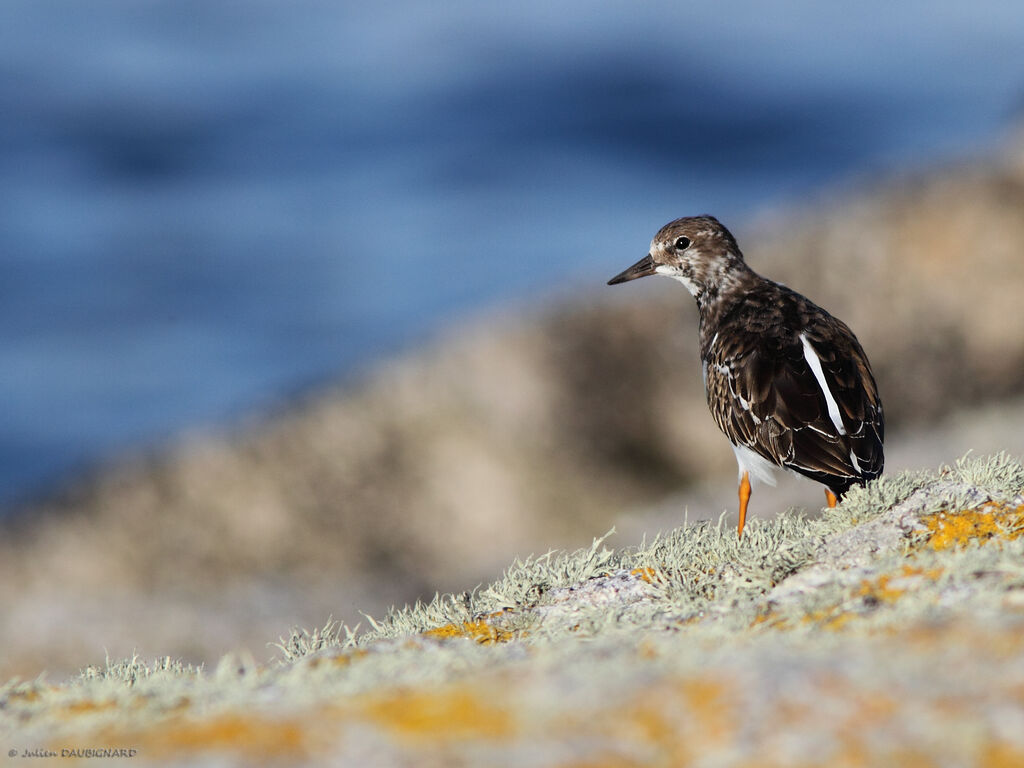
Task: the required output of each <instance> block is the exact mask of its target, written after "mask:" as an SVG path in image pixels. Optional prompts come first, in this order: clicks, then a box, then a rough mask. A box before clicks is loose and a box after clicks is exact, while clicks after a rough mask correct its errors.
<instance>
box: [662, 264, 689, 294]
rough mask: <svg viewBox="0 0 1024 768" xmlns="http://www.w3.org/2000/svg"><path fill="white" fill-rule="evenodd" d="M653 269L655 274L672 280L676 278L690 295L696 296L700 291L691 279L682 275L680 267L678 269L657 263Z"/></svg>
mask: <svg viewBox="0 0 1024 768" xmlns="http://www.w3.org/2000/svg"><path fill="white" fill-rule="evenodd" d="M654 271H655V272H656V273H657V274H659V275H662V276H663V277H671V278H672V279H673V280H678V281H679V282H680V283H682V284H683V285H685V286H686V290H688V291H689V292H690V295H692V296H696V295H697V294H699V293H700V290H699V289H698V288H697V285H696V284H695V283H694V282H693V281H692V280H690V279H689V278H687V277H686V276H685V275H683V272H682V270H681V269H679V267H670V266H668V265H667V264H659V265H658V266H656V267H655V268H654Z"/></svg>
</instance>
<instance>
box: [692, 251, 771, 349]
mask: <svg viewBox="0 0 1024 768" xmlns="http://www.w3.org/2000/svg"><path fill="white" fill-rule="evenodd" d="M710 277H711V279H710V280H708V281H707V282H706V283H705V284H704V285H703V286H702V287H701V288H702V290H701V291H700V292H699V293H698V294H696V295H695V296H694V298H695V299H696V300H697V308H698V310H699V311H700V335H701V340H702V341H704V340H705V338H707V339H710V338H711V336H712V335H713V334H714V333H716V332H717V330H718V326H719V324H720V323H721V322H722V319H723V318H725V316H726V315H728V314H729V313H730V312H731V311H732V310H733V309H734V308H735V307H736V306H737V305H738V304H740V303H741V302H742V301H743V297H744V295H746V292H747V290H748V289H749V288H750V286H751V285H752V284H753V283H754V282H755V281H756V280H757V274H756V273H755V272H754V270H752V269H751V268H750V267H748V266H747V265H746V263H745V262H744V261H742V260H741V259H735V260H732V259H730V260H729V261H728V262H725V263H723V264H722V265H721V269H720V270H718V271H717V272H715V273H713V274H712V275H710ZM702 346H703V345H702Z"/></svg>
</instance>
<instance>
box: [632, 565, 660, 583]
mask: <svg viewBox="0 0 1024 768" xmlns="http://www.w3.org/2000/svg"><path fill="white" fill-rule="evenodd" d="M629 575H630V576H636V577H638V578H640V579H642V580H643V581H646V582H647V583H648V584H655V583H657V582H658V581H660V579H659V578H658V572H657V571H656V570H654V569H653V568H634V569H633V570H632V571H630V572H629Z"/></svg>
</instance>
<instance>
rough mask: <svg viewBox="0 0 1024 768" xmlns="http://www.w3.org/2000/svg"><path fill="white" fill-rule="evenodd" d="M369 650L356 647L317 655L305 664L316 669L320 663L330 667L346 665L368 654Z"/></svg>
mask: <svg viewBox="0 0 1024 768" xmlns="http://www.w3.org/2000/svg"><path fill="white" fill-rule="evenodd" d="M368 654H369V651H367V650H364V649H362V648H356V649H354V650H351V651H344V652H342V653H338V654H336V655H333V656H317V657H314V658H312V659H310V660H309V661H308V662H307V664H308V665H309V668H310V669H316V668H317V667H319V666H321V665H322V664H330V665H331V666H332V667H347V666H348V665H349V664H351V663H352V662H353V661H356V660H357V659H361V658H363V657H364V656H366V655H368Z"/></svg>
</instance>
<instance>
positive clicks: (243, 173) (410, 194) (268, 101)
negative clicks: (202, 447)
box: [0, 0, 1024, 503]
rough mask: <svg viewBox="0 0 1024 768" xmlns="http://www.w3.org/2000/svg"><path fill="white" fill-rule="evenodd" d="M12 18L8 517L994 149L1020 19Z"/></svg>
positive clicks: (1018, 84) (432, 12) (82, 13)
mask: <svg viewBox="0 0 1024 768" xmlns="http://www.w3.org/2000/svg"><path fill="white" fill-rule="evenodd" d="M837 8H838V6H836V7H833V4H825V3H818V2H813V1H812V0H806V1H800V2H797V1H793V2H782V3H774V4H770V5H769V4H764V3H760V2H757V1H756V0H737V1H734V2H719V3H714V4H710V3H709V4H707V5H706V6H697V5H684V4H679V3H644V4H639V3H605V4H591V3H584V2H581V0H572V1H571V2H562V3H550V2H539V1H534V0H529V1H528V2H520V3H517V4H515V6H514V8H510V9H507V10H495V9H494V8H492V7H491V4H487V3H478V2H472V1H471V0H457V1H456V2H447V3H444V4H425V3H415V2H412V1H411V0H405V1H402V2H377V3H366V4H356V3H339V2H326V1H325V2H319V1H317V0H293V1H292V2H288V3H280V2H262V1H258V0H249V1H248V2H216V1H214V0H166V1H165V2H152V1H144V0H92V1H91V2H89V3H81V2H79V0H7V2H5V4H4V6H3V10H2V16H3V19H2V24H0V361H2V364H0V401H2V406H0V503H3V502H10V501H11V500H13V499H16V498H18V497H20V496H24V495H25V494H26V493H29V492H33V491H35V490H37V489H38V488H40V487H42V486H43V485H44V484H46V483H49V482H52V481H53V480H54V478H58V477H60V476H61V475H62V474H63V473H66V472H67V471H69V470H70V469H72V468H75V467H78V466H80V465H81V464H82V463H83V462H90V461H95V460H97V459H99V458H101V457H103V456H105V455H108V454H109V453H111V452H113V451H117V450H121V449H123V448H124V447H126V446H129V445H139V444H145V443H147V442H151V441H154V440H158V439H161V438H163V437H165V436H167V435H169V434H171V433H173V432H174V431H176V430H179V429H181V428H183V427H185V426H188V425H190V424H194V423H200V422H207V421H211V420H222V419H226V418H231V417H233V416H236V415H237V414H239V413H244V412H246V411H249V410H251V409H254V408H257V407H259V406H261V405H265V404H267V403H269V402H273V401H274V400H276V399H278V398H280V397H283V396H284V395H286V394H287V393H288V392H291V391H294V390H295V389H296V388H299V387H302V386H304V385H307V384H309V383H311V382H316V381H321V380H324V379H325V378H327V377H329V376H333V375H337V374H344V373H345V372H346V371H350V370H352V369H353V367H354V366H358V365H360V364H362V363H365V362H366V361H368V360H369V359H371V358H373V357H374V356H377V355H380V354H382V353H384V352H387V351H390V350H393V349H396V348H398V347H400V346H402V345H407V344H409V343H412V342H414V341H415V340H416V339H419V338H421V337H422V336H423V335H424V334H425V333H426V332H428V331H429V329H431V328H433V327H436V326H437V325H438V324H439V323H443V322H447V321H450V320H451V319H452V318H453V317H457V316H458V315H459V313H464V312H466V311H467V310H469V309H470V308H472V307H475V306H479V305H482V304H484V303H486V302H490V301H494V300H508V299H517V298H521V297H524V296H529V295H534V294H537V293H543V292H545V291H550V290H552V289H556V288H557V289H561V290H565V288H566V286H567V285H578V286H579V287H580V289H587V290H591V289H593V290H596V288H597V286H599V285H601V284H602V283H603V281H604V279H606V278H607V277H608V276H609V275H610V274H612V273H613V272H615V271H618V270H619V269H621V268H622V267H623V266H625V265H626V264H628V263H631V262H632V261H633V260H634V259H635V258H637V257H639V256H640V255H642V252H643V249H644V247H645V244H646V243H647V242H648V240H649V238H650V236H651V234H652V232H653V231H654V230H655V229H656V228H657V227H658V226H660V225H661V224H662V223H664V222H665V221H667V220H668V219H670V218H673V217H675V216H678V215H682V214H685V213H694V212H702V211H710V212H714V213H717V214H718V215H719V216H721V217H722V218H724V219H725V220H726V221H735V220H737V219H740V218H742V217H743V215H744V214H746V213H748V212H750V211H752V210H754V209H755V208H757V207H758V206H761V205H765V204H771V203H773V202H777V201H779V200H782V199H791V198H798V197H800V196H803V195H807V194H809V193H811V192H812V191H814V190H816V189H818V188H819V187H820V186H821V185H823V184H831V183H835V182H836V180H838V179H842V178H844V177H846V176H848V175H850V174H857V175H864V174H866V173H869V172H871V171H872V170H874V169H883V168H891V167H894V166H896V167H899V166H907V165H913V164H921V163H924V162H929V161H932V160H933V159H936V158H941V157H944V156H948V155H952V154H955V153H958V152H963V151H966V150H968V149H969V148H972V147H980V146H985V145H986V144H988V143H990V142H991V141H992V140H993V139H994V138H997V137H998V136H999V135H1000V132H1001V131H1003V130H1004V129H1005V127H1006V125H1007V124H1008V122H1009V121H1010V118H1011V115H1012V114H1013V113H1014V112H1015V110H1018V109H1019V108H1020V106H1021V103H1022V94H1024V56H1022V55H1021V51H1024V10H1019V9H1020V8H1021V6H1019V4H1016V3H1011V2H1005V3H986V2H972V3H966V2H964V3H942V2H938V3H937V2H925V1H924V0H915V1H912V2H904V3H900V4H891V3H885V2H877V1H876V0H869V1H868V2H862V3H860V4H858V5H857V6H856V10H851V11H840V10H837Z"/></svg>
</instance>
